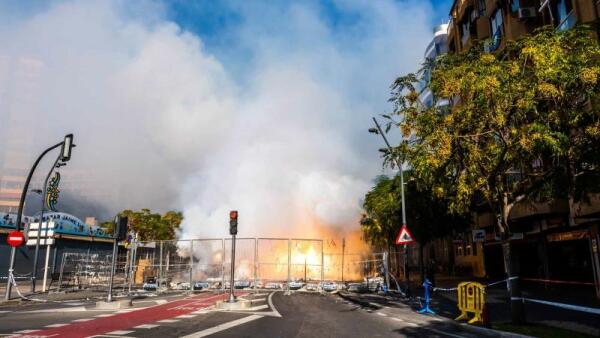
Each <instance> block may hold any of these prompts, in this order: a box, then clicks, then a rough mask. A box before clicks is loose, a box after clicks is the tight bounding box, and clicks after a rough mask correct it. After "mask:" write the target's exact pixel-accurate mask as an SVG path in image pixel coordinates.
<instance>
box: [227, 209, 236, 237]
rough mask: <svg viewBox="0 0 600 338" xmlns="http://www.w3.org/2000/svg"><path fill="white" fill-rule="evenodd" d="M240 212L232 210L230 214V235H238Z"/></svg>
mask: <svg viewBox="0 0 600 338" xmlns="http://www.w3.org/2000/svg"><path fill="white" fill-rule="evenodd" d="M237 222H238V212H237V210H231V211H230V212H229V234H230V235H237V225H238V223H237Z"/></svg>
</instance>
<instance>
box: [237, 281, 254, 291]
mask: <svg viewBox="0 0 600 338" xmlns="http://www.w3.org/2000/svg"><path fill="white" fill-rule="evenodd" d="M250 285H251V284H250V281H249V280H237V281H235V283H234V284H233V287H234V288H236V289H245V288H249V287H250Z"/></svg>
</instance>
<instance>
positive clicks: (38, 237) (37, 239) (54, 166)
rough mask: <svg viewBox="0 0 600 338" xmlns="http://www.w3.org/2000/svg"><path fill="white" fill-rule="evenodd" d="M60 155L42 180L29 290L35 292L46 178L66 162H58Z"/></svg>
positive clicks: (44, 206) (44, 205) (48, 178)
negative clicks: (42, 187)
mask: <svg viewBox="0 0 600 338" xmlns="http://www.w3.org/2000/svg"><path fill="white" fill-rule="evenodd" d="M62 155H63V154H62V153H60V154H58V156H57V157H56V161H54V164H53V165H52V167H51V168H50V171H48V175H46V180H45V181H44V189H42V209H41V211H40V221H39V222H38V224H39V226H38V231H37V237H36V241H35V254H34V256H33V270H32V273H31V292H35V282H36V278H37V264H38V253H39V251H40V237H41V233H42V225H43V224H44V211H45V209H46V194H47V193H48V180H50V176H51V175H52V173H53V172H54V169H56V168H60V167H62V166H63V165H66V163H59V161H60V159H61V158H62ZM46 226H47V225H46ZM47 232H48V229H46V233H47ZM46 250H50V248H49V247H48V248H46ZM42 291H43V290H42Z"/></svg>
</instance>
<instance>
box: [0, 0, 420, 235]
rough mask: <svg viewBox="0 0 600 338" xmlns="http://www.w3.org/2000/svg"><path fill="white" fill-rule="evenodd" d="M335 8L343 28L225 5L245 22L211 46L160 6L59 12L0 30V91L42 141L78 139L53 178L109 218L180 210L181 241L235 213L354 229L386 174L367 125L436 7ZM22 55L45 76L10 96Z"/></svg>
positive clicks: (353, 4)
mask: <svg viewBox="0 0 600 338" xmlns="http://www.w3.org/2000/svg"><path fill="white" fill-rule="evenodd" d="M335 5H336V6H337V8H338V10H339V11H341V12H344V13H347V14H348V16H349V17H352V18H353V19H352V20H351V21H350V22H348V23H345V24H344V25H342V26H336V25H335V24H334V23H332V21H331V20H330V19H327V18H326V17H325V16H324V15H323V13H322V11H321V10H320V9H319V8H318V6H316V5H314V4H290V5H282V4H278V5H271V4H270V3H269V4H266V3H265V4H257V3H256V2H248V3H245V2H234V3H230V4H228V5H227V6H229V9H230V10H234V11H235V12H236V13H237V14H238V15H239V16H240V17H241V20H240V24H239V25H236V26H235V27H232V28H227V29H228V30H227V31H226V32H220V33H219V34H223V36H227V37H228V40H227V41H228V43H230V44H231V45H230V46H227V45H225V46H216V47H214V50H211V49H210V48H208V47H206V46H205V45H204V44H203V42H202V40H201V39H200V38H199V37H198V36H196V35H194V34H192V33H190V32H186V31H183V30H182V29H181V28H180V27H179V26H178V25H176V24H175V23H173V22H170V21H169V20H168V19H166V17H167V16H166V14H165V11H164V8H163V6H161V4H160V3H155V2H142V3H137V4H136V5H135V6H134V5H132V4H131V3H128V2H120V1H65V2H58V3H55V4H52V5H49V6H48V7H46V8H43V9H40V10H39V11H37V12H35V13H33V14H29V15H25V16H24V17H22V18H19V19H18V20H15V19H12V20H10V21H6V22H10V25H8V24H6V25H3V24H0V41H1V42H2V46H3V47H2V49H0V56H2V57H0V70H2V72H3V74H2V73H0V85H1V87H0V89H2V88H11V87H12V90H9V91H6V92H5V96H6V97H8V98H10V99H11V100H12V102H15V101H18V100H23V99H24V100H25V101H27V102H31V104H29V105H28V106H27V107H29V108H28V109H27V111H24V112H23V114H29V115H31V117H32V118H31V119H28V120H27V121H32V122H34V123H33V125H31V127H30V128H31V131H32V132H34V133H35V136H34V137H33V139H34V141H35V146H36V147H39V144H46V143H47V142H51V140H56V139H60V137H61V136H62V135H63V134H64V133H65V132H74V133H75V134H76V139H77V144H78V147H77V148H76V152H75V154H74V157H73V161H72V163H70V164H69V169H68V170H65V174H64V175H63V177H64V178H65V181H68V180H69V177H70V176H71V177H81V176H83V177H85V178H86V179H87V180H88V181H90V182H91V183H90V184H91V187H93V188H94V190H98V191H100V192H104V193H103V194H92V195H93V196H96V198H97V199H99V201H98V202H99V203H103V204H105V205H107V206H108V207H109V208H110V210H111V211H112V212H116V211H117V210H118V209H122V208H141V207H150V208H155V209H162V210H164V209H168V208H177V209H181V210H182V211H183V212H184V215H185V218H186V219H185V222H184V225H183V229H182V232H181V234H180V236H181V237H183V238H191V237H198V236H201V237H220V236H223V235H225V234H226V233H227V228H228V227H227V223H228V216H227V215H228V212H229V210H231V209H237V210H239V212H240V226H239V228H240V235H242V236H254V235H262V236H288V235H289V236H292V235H294V236H313V235H315V234H316V232H317V231H318V227H320V226H326V227H330V228H355V227H356V226H357V222H358V219H359V216H360V204H361V198H362V196H363V195H364V193H365V192H366V191H367V189H368V188H369V185H370V183H371V179H372V178H373V176H374V175H376V174H377V173H378V172H380V170H381V162H380V160H379V159H378V157H377V156H378V155H377V152H376V149H377V148H378V147H379V146H380V140H379V139H377V138H374V137H370V136H369V135H368V134H367V133H366V129H367V128H368V127H369V125H370V117H371V116H372V115H375V114H377V113H380V112H383V111H384V110H386V109H388V106H387V105H386V99H387V95H388V86H389V84H390V83H391V82H392V80H393V79H394V77H395V76H396V75H398V74H400V73H403V72H407V71H411V70H414V68H415V67H417V65H418V63H419V62H420V59H421V55H422V52H423V51H424V48H425V46H426V45H427V43H428V42H429V39H430V36H431V34H430V31H431V30H430V26H431V23H430V22H429V16H428V14H427V12H428V11H430V6H429V4H428V3H426V2H421V1H405V2H397V1H391V0H389V1H384V0H382V1H348V2H345V1H344V2H340V3H337V2H336V3H335ZM0 9H1V6H0ZM5 15H9V14H5ZM3 16H4V15H3V14H0V19H3ZM2 21H4V20H2ZM228 50H230V51H228ZM240 51H243V53H239V52H240ZM238 53H239V54H238ZM2 60H4V61H2ZM23 60H35V62H37V63H39V64H40V65H41V66H39V68H40V69H41V70H36V71H34V72H33V75H32V76H33V78H32V79H24V80H20V81H21V82H23V83H24V84H25V86H21V87H19V88H17V90H15V87H16V84H15V83H14V81H13V79H14V78H15V77H14V74H15V73H16V72H20V71H23V69H26V68H27V67H26V66H23V65H22V63H23ZM4 69H6V71H4ZM19 69H21V70H19ZM29 83H34V84H35V85H32V86H29ZM6 93H10V94H6ZM2 105H3V103H1V102H0V108H2V109H0V114H5V115H7V114H15V108H14V105H10V104H6V103H5V104H4V106H2ZM19 114H21V113H20V112H19ZM0 121H2V120H0ZM37 124H41V125H43V127H38V126H37ZM1 145H2V144H0V146H1ZM37 149H38V148H34V149H33V150H32V151H36V152H37ZM70 174H71V175H70ZM86 179H82V180H80V181H77V182H74V184H75V185H77V184H82V183H81V182H82V181H86ZM115 192H116V194H115ZM98 196H106V197H105V198H99V197H98Z"/></svg>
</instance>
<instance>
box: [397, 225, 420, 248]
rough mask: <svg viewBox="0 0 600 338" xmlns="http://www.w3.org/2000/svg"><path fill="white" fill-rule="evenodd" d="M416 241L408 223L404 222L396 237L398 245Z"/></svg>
mask: <svg viewBox="0 0 600 338" xmlns="http://www.w3.org/2000/svg"><path fill="white" fill-rule="evenodd" d="M414 241H415V240H414V237H413V235H412V234H411V233H410V231H408V228H407V227H406V224H402V228H400V232H398V237H396V245H400V244H409V243H412V242H414Z"/></svg>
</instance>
